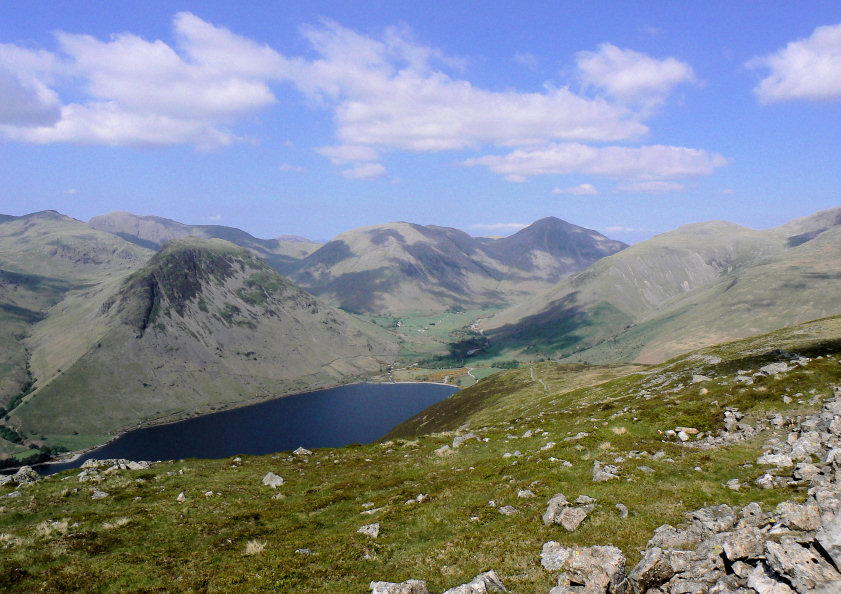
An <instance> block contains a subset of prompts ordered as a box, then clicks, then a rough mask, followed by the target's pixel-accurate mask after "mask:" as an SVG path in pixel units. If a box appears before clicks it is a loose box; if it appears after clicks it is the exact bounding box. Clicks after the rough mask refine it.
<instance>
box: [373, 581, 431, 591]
mask: <svg viewBox="0 0 841 594" xmlns="http://www.w3.org/2000/svg"><path fill="white" fill-rule="evenodd" d="M368 587H369V588H371V594H429V590H428V589H427V587H426V582H424V581H421V580H406V581H405V582H400V583H399V584H396V583H394V582H371V584H370V586H368Z"/></svg>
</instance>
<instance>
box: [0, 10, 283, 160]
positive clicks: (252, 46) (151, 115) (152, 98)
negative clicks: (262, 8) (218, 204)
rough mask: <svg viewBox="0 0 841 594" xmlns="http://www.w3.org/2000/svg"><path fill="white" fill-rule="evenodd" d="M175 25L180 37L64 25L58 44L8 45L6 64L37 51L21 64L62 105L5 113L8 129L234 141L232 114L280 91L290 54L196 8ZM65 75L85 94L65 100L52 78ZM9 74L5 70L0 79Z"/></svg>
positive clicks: (48, 98) (61, 136) (146, 142)
mask: <svg viewBox="0 0 841 594" xmlns="http://www.w3.org/2000/svg"><path fill="white" fill-rule="evenodd" d="M173 28H174V36H175V40H176V47H171V46H169V45H167V44H166V43H164V42H163V41H147V40H145V39H142V38H140V37H138V36H136V35H132V34H129V33H124V34H120V35H114V36H112V37H111V38H110V39H109V40H108V41H100V40H98V39H96V38H94V37H92V36H90V35H79V34H69V33H63V32H58V33H56V40H57V42H58V46H59V50H60V53H58V54H51V53H48V52H39V53H38V54H37V55H32V54H33V53H32V52H30V53H29V55H26V50H24V49H22V48H18V47H16V46H10V45H5V46H4V47H3V48H0V68H3V67H5V68H7V69H8V68H9V65H10V64H13V63H15V62H14V60H15V58H16V57H17V56H20V55H22V54H23V55H25V56H26V57H28V58H29V67H28V68H27V67H25V66H24V67H23V68H22V67H21V66H20V65H18V69H19V70H21V69H23V70H25V73H26V75H27V76H29V77H30V81H29V83H28V84H29V87H28V88H29V89H31V90H32V91H33V92H36V93H38V94H39V96H40V98H41V105H42V106H47V107H49V108H50V110H51V111H50V112H49V113H51V114H52V117H45V118H43V119H42V121H38V122H35V123H36V124H37V125H31V126H28V127H24V126H23V125H22V124H21V122H20V121H15V119H14V118H9V117H3V116H0V123H2V124H5V126H3V132H4V133H5V134H6V136H8V137H10V138H13V139H17V140H24V141H29V142H37V143H48V142H73V143H81V144H104V145H113V146H116V145H125V146H168V145H174V144H193V145H195V146H197V147H199V148H204V149H210V148H215V147H218V146H224V145H227V144H230V143H231V142H233V141H234V140H235V139H236V137H235V135H234V134H233V133H232V132H231V131H230V130H229V129H228V128H227V126H228V125H229V124H231V123H233V122H235V121H236V120H238V119H240V118H242V117H244V116H246V115H249V114H252V113H255V112H257V111H259V110H260V109H264V108H266V107H268V106H270V105H271V104H273V103H274V102H275V101H276V99H275V96H274V94H273V92H272V91H271V89H270V88H269V84H268V83H269V81H271V80H276V79H279V78H281V76H282V73H283V71H284V70H285V69H287V68H288V61H287V60H286V59H285V58H284V57H283V56H281V55H280V54H278V53H277V52H275V51H274V50H272V49H271V48H269V47H268V46H265V45H259V44H257V43H256V42H254V41H251V40H249V39H246V38H244V37H241V36H238V35H236V34H234V33H232V32H230V31H228V30H227V29H225V28H223V27H217V26H214V25H211V24H209V23H207V22H205V21H203V20H201V19H200V18H198V17H196V16H194V15H192V14H189V13H179V14H177V15H176V16H175V19H174V22H173ZM56 77H65V78H68V79H70V78H71V77H72V80H74V81H75V80H78V81H81V88H80V89H79V91H81V92H82V93H83V94H84V95H85V98H84V99H83V100H82V101H80V102H77V103H68V104H65V105H61V106H60V107H59V101H58V95H57V94H56V93H55V92H54V91H52V90H50V89H49V88H48V86H47V85H49V84H50V83H51V82H52V80H53V79H55V78H56ZM7 78H8V77H7ZM18 80H19V81H22V80H23V79H22V78H21V75H20V74H18ZM8 84H9V83H8V80H5V82H3V79H2V77H0V88H2V89H3V90H6V88H8ZM21 84H24V83H23V82H22V83H21ZM10 120H12V121H10Z"/></svg>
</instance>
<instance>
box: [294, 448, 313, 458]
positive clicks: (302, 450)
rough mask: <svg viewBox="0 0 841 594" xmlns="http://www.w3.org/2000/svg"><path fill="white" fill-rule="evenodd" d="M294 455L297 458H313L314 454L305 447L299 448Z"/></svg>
mask: <svg viewBox="0 0 841 594" xmlns="http://www.w3.org/2000/svg"><path fill="white" fill-rule="evenodd" d="M292 453H293V454H295V455H296V456H312V452H311V451H309V450H308V449H307V448H305V447H303V446H299V447H298V449H297V450H295V451H294V452H292Z"/></svg>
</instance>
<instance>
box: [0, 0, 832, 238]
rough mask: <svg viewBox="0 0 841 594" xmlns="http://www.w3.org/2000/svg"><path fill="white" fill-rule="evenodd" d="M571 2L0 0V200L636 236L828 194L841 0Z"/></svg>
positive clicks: (255, 223)
mask: <svg viewBox="0 0 841 594" xmlns="http://www.w3.org/2000/svg"><path fill="white" fill-rule="evenodd" d="M581 4H582V3H578V2H557V3H555V2H534V3H530V2H522V1H521V2H459V1H449V2H446V3H445V2H436V3H425V2H417V1H415V2H394V1H382V2H355V3H347V2H318V1H314V2H306V3H304V2H277V3H264V2H236V3H233V2H209V1H203V2H179V3H174V2H142V3H141V2H100V1H92V0H88V1H86V2H73V1H63V2H52V1H51V2H40V1H37V0H36V1H33V0H27V1H25V2H17V1H0V15H2V16H0V212H2V213H7V214H16V215H20V214H25V213H28V212H33V211H36V210H43V209H55V210H58V211H60V212H63V213H65V214H68V215H70V216H73V217H75V218H78V219H81V220H87V219H89V218H90V217H92V216H95V215H97V214H103V213H106V212H109V211H113V210H127V211H131V212H134V213H137V214H155V215H159V216H164V217H168V218H172V219H176V220H178V221H182V222H185V223H196V224H211V223H213V224H223V225H230V226H234V227H239V228H241V229H244V230H246V231H248V232H250V233H252V234H254V235H256V236H259V237H273V236H276V235H280V234H286V233H294V234H299V235H303V236H306V237H310V238H315V239H329V238H331V237H333V236H335V235H336V234H338V233H340V232H342V231H345V230H348V229H351V228H355V227H361V226H365V225H372V224H379V223H384V222H388V221H396V220H407V221H411V222H417V223H422V224H436V225H444V226H451V227H457V228H460V229H463V230H465V231H467V232H469V233H472V234H474V235H481V234H507V233H510V232H512V231H514V230H516V229H517V228H518V226H522V225H524V224H528V223H530V222H532V221H534V220H536V219H538V218H541V217H544V216H549V215H552V216H557V217H560V218H563V219H565V220H567V221H570V222H572V223H576V224H579V225H583V226H586V227H590V228H594V229H597V230H599V231H601V232H603V233H605V234H607V235H609V236H611V237H613V238H616V239H621V240H624V241H628V242H634V241H639V240H641V239H645V238H647V237H650V236H652V235H654V234H656V233H660V232H664V231H668V230H671V229H673V228H675V227H677V226H679V225H682V224H686V223H691V222H696V221H703V220H711V219H723V220H729V221H733V222H736V223H739V224H742V225H746V226H749V227H753V228H766V227H770V226H774V225H778V224H781V223H783V222H785V221H787V220H790V219H792V218H795V217H798V216H805V215H807V214H811V213H812V212H815V211H817V210H821V209H824V208H830V207H834V206H838V205H841V192H839V185H840V184H839V175H838V173H839V172H841V150H839V138H841V4H838V3H834V2H797V3H794V2H773V3H770V2H644V3H643V2H640V3H637V2H590V3H586V6H581ZM266 5H269V6H266Z"/></svg>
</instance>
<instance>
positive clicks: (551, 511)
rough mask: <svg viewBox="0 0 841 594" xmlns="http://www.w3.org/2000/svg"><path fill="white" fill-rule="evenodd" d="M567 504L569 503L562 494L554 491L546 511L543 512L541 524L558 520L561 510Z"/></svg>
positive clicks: (547, 524)
mask: <svg viewBox="0 0 841 594" xmlns="http://www.w3.org/2000/svg"><path fill="white" fill-rule="evenodd" d="M567 505H569V503H568V502H567V498H566V497H564V495H563V494H561V493H556V494H555V495H553V496H552V498H551V499H549V503H548V504H547V506H546V511H545V512H544V513H543V524H544V525H546V526H549V525H550V524H554V523H556V522H558V521H559V520H560V515H561V511H562V510H563V508H565V507H566V506H567Z"/></svg>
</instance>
